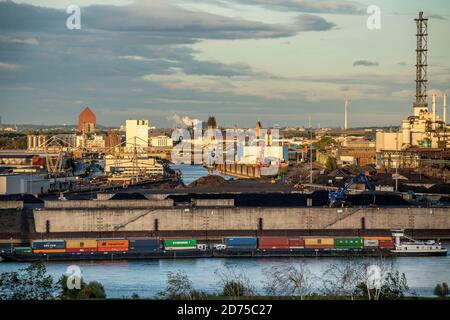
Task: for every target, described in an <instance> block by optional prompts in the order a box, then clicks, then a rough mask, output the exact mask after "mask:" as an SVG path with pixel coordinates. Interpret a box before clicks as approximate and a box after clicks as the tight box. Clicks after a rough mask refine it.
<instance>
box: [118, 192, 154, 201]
mask: <svg viewBox="0 0 450 320" xmlns="http://www.w3.org/2000/svg"><path fill="white" fill-rule="evenodd" d="M110 200H147V198H146V197H145V196H144V195H143V194H142V193H138V192H134V193H116V194H115V195H114V196H112V197H111V199H110Z"/></svg>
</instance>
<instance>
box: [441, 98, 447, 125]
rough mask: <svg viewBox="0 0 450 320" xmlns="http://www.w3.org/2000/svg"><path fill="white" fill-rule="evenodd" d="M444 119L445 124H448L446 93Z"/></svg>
mask: <svg viewBox="0 0 450 320" xmlns="http://www.w3.org/2000/svg"><path fill="white" fill-rule="evenodd" d="M443 113H444V114H443V117H442V121H444V125H446V124H447V94H444V110H443Z"/></svg>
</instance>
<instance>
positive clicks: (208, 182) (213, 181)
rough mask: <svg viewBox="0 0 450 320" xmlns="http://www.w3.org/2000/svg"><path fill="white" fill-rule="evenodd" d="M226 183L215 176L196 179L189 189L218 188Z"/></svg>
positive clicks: (221, 178) (223, 179)
mask: <svg viewBox="0 0 450 320" xmlns="http://www.w3.org/2000/svg"><path fill="white" fill-rule="evenodd" d="M226 183H228V181H227V180H226V179H225V178H223V177H221V176H217V175H211V176H205V177H201V178H198V179H197V180H195V181H194V182H192V183H191V184H190V185H189V187H201V186H220V185H224V184H226Z"/></svg>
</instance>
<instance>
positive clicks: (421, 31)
mask: <svg viewBox="0 0 450 320" xmlns="http://www.w3.org/2000/svg"><path fill="white" fill-rule="evenodd" d="M414 21H416V24H417V34H416V37H417V48H416V54H417V62H416V102H415V104H414V106H415V107H422V108H423V107H425V108H426V107H427V106H428V103H427V82H428V80H427V67H428V19H427V18H424V17H423V12H420V13H419V18H418V19H414Z"/></svg>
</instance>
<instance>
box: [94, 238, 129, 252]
mask: <svg viewBox="0 0 450 320" xmlns="http://www.w3.org/2000/svg"><path fill="white" fill-rule="evenodd" d="M97 247H98V249H99V250H100V249H107V248H128V240H97Z"/></svg>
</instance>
